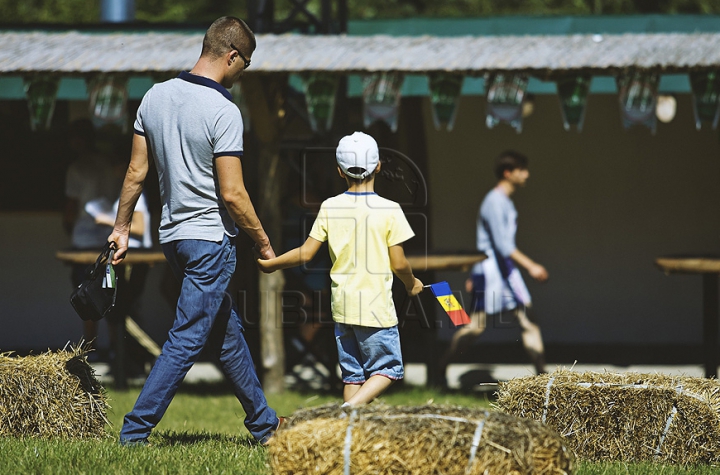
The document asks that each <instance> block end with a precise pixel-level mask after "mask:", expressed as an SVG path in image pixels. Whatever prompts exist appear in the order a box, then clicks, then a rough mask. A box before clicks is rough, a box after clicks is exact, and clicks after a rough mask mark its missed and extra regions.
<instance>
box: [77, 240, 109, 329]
mask: <svg viewBox="0 0 720 475" xmlns="http://www.w3.org/2000/svg"><path fill="white" fill-rule="evenodd" d="M116 249H117V245H116V244H115V243H114V242H108V243H107V244H105V247H103V249H102V251H101V252H100V255H99V256H98V258H97V260H96V261H95V264H91V265H89V266H88V268H87V269H86V270H85V279H84V280H83V281H82V283H81V284H80V285H79V286H78V288H77V289H75V290H74V291H73V293H72V295H71V296H70V303H71V304H72V306H73V308H74V309H75V311H76V312H77V314H78V315H80V318H82V319H83V320H93V321H97V320H100V319H101V318H103V317H104V316H106V315H107V314H108V312H110V310H111V309H112V308H113V307H114V306H115V297H116V295H117V279H116V277H115V271H114V269H113V266H112V264H111V262H112V259H113V255H114V254H115V250H116Z"/></svg>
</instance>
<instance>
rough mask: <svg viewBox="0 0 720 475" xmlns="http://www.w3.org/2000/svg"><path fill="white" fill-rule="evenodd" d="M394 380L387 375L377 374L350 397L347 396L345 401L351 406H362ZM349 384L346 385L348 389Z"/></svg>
mask: <svg viewBox="0 0 720 475" xmlns="http://www.w3.org/2000/svg"><path fill="white" fill-rule="evenodd" d="M393 382H394V381H393V380H392V379H390V378H387V377H385V376H382V375H379V374H375V375H373V376H370V378H369V379H368V380H367V381H365V382H364V383H363V384H362V386H360V388H359V389H358V390H357V391H355V394H354V395H353V396H352V397H350V399H347V398H345V402H347V403H348V404H350V405H351V406H360V405H363V404H367V403H369V402H370V401H372V400H373V399H375V398H376V397H378V396H379V395H380V394H382V392H383V391H385V390H386V389H387V388H389V387H390V385H391V384H392V383H393ZM347 387H348V385H346V386H345V389H347ZM345 394H347V393H345Z"/></svg>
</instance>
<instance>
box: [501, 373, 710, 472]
mask: <svg viewBox="0 0 720 475" xmlns="http://www.w3.org/2000/svg"><path fill="white" fill-rule="evenodd" d="M497 407H498V408H499V409H500V410H502V411H504V412H506V413H508V414H512V415H515V416H519V417H528V418H531V419H535V420H536V421H540V422H544V423H546V424H547V425H549V426H550V427H552V428H553V429H555V430H557V431H558V432H559V433H560V434H562V435H563V436H564V437H565V439H566V440H567V443H568V444H569V445H570V447H572V448H573V449H574V451H575V453H576V454H577V456H578V458H581V459H585V460H591V461H602V460H622V461H641V460H654V461H658V462H663V463H673V464H698V463H717V462H720V383H719V382H718V381H717V380H714V379H705V378H693V377H687V376H668V375H663V374H639V373H619V374H618V373H596V372H587V373H580V372H573V371H569V370H558V371H556V372H554V373H551V374H543V375H539V376H530V377H525V378H517V379H513V380H510V381H508V382H505V383H501V384H500V387H499V391H498V400H497Z"/></svg>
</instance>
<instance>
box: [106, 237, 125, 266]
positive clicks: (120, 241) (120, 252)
mask: <svg viewBox="0 0 720 475" xmlns="http://www.w3.org/2000/svg"><path fill="white" fill-rule="evenodd" d="M107 240H108V242H115V244H116V245H117V249H116V250H115V254H113V260H112V265H114V266H116V265H118V264H120V263H121V262H122V260H123V259H125V253H126V252H127V250H128V233H127V232H119V231H115V230H113V232H112V234H111V235H110V236H108V239H107Z"/></svg>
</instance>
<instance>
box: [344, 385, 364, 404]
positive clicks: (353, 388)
mask: <svg viewBox="0 0 720 475" xmlns="http://www.w3.org/2000/svg"><path fill="white" fill-rule="evenodd" d="M361 386H362V384H346V385H345V386H344V387H343V401H345V402H348V401H349V400H350V399H351V398H352V397H353V396H354V395H355V394H357V392H358V391H360V387H361Z"/></svg>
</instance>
